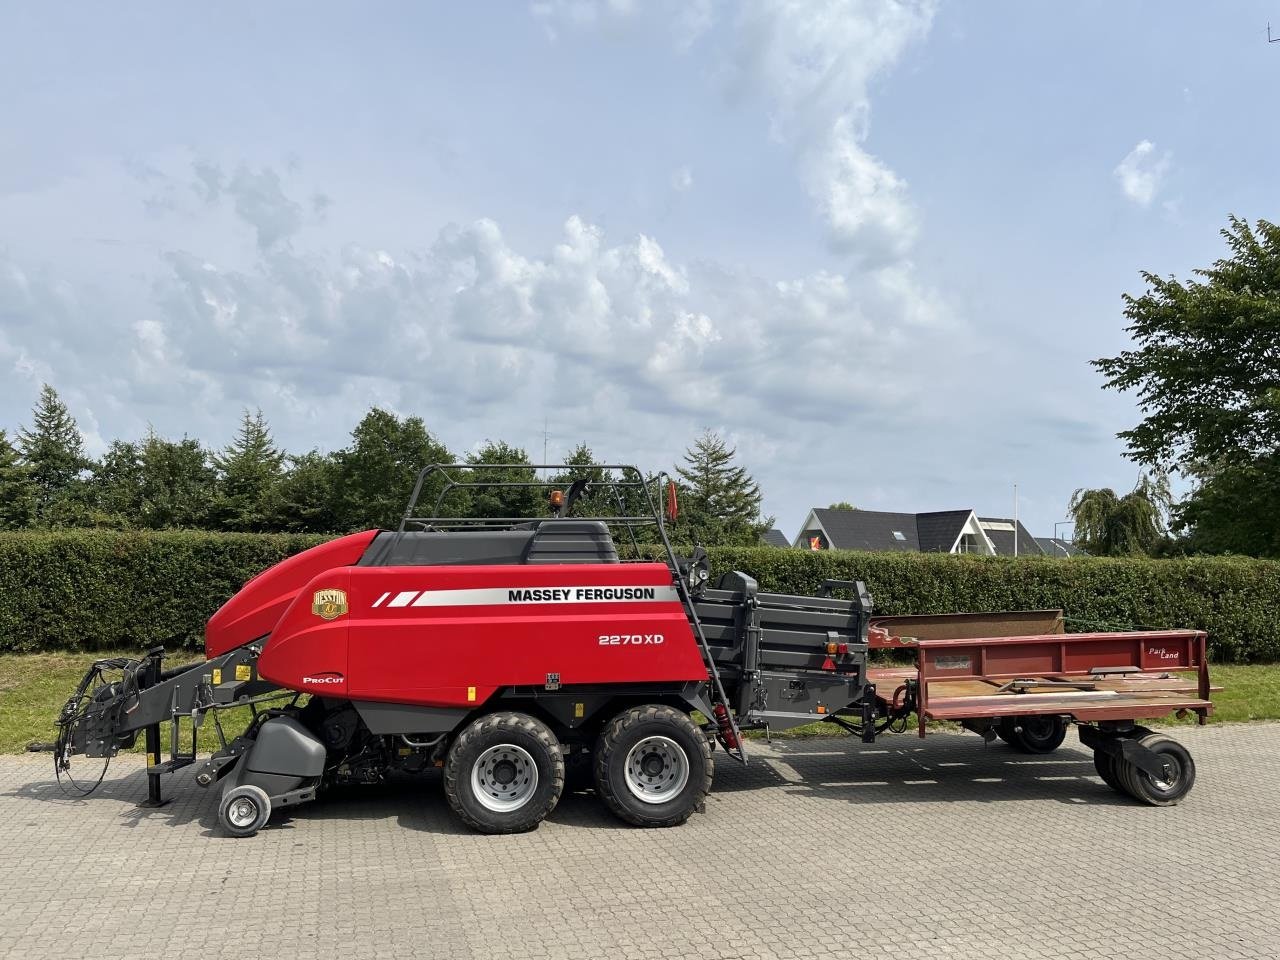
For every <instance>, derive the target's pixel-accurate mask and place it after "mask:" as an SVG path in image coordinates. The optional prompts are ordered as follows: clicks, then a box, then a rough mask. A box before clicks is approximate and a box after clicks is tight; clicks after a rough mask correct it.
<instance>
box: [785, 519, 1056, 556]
mask: <svg viewBox="0 0 1280 960" xmlns="http://www.w3.org/2000/svg"><path fill="white" fill-rule="evenodd" d="M1015 537H1016V540H1017V552H1018V555H1019V556H1040V555H1041V553H1042V551H1041V549H1040V545H1039V544H1038V543H1036V540H1035V537H1033V536H1031V534H1030V533H1028V532H1027V528H1026V527H1024V526H1023V525H1022V524H1021V523H1017V524H1015V523H1014V522H1013V521H1012V520H1006V519H1003V518H1000V517H979V516H978V515H977V514H976V513H975V512H974V511H973V510H939V511H934V512H931V513H890V512H887V511H883V510H844V509H831V508H827V509H824V508H822V507H814V508H813V509H812V510H810V511H809V515H808V516H807V517H805V521H804V524H803V525H802V526H801V528H800V533H799V535H798V536H797V537H796V540H795V546H797V547H800V548H802V549H806V550H870V551H893V552H899V553H906V552H921V553H974V554H981V555H985V556H1013V555H1014V541H1015Z"/></svg>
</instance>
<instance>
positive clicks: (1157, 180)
mask: <svg viewBox="0 0 1280 960" xmlns="http://www.w3.org/2000/svg"><path fill="white" fill-rule="evenodd" d="M1172 160H1173V155H1172V154H1171V153H1170V152H1169V151H1168V150H1166V151H1164V152H1163V153H1157V151H1156V145H1155V144H1154V143H1152V142H1151V141H1150V140H1141V141H1139V142H1138V145H1137V146H1135V147H1134V148H1133V149H1132V150H1130V151H1129V152H1128V153H1127V154H1126V155H1125V158H1124V159H1123V160H1121V161H1120V164H1119V166H1117V167H1116V168H1115V170H1113V171H1112V173H1113V175H1114V176H1115V178H1116V180H1117V181H1119V183H1120V189H1121V190H1122V191H1123V192H1124V195H1125V196H1126V197H1128V198H1129V199H1130V200H1132V201H1133V202H1134V203H1136V204H1137V205H1138V206H1140V207H1149V206H1151V201H1153V200H1154V199H1155V198H1156V194H1158V193H1159V192H1160V188H1161V187H1162V186H1163V185H1164V180H1165V176H1166V175H1167V174H1168V172H1169V165H1170V163H1171V162H1172Z"/></svg>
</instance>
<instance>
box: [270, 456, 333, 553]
mask: <svg viewBox="0 0 1280 960" xmlns="http://www.w3.org/2000/svg"><path fill="white" fill-rule="evenodd" d="M338 490H339V487H338V465H337V463H336V461H335V460H334V458H333V457H331V456H328V455H326V454H323V453H320V451H318V450H313V451H311V452H310V453H304V454H302V455H301V456H291V457H290V458H289V470H288V472H286V473H285V475H284V478H283V479H282V480H281V481H280V498H279V502H278V503H277V516H276V521H275V527H276V529H278V530H285V531H289V532H298V533H329V532H332V531H334V530H338V529H339V528H340V523H339V520H338Z"/></svg>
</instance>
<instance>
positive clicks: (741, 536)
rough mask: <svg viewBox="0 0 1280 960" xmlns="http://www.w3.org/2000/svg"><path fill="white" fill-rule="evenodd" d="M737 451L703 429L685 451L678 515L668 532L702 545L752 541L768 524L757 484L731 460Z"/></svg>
mask: <svg viewBox="0 0 1280 960" xmlns="http://www.w3.org/2000/svg"><path fill="white" fill-rule="evenodd" d="M736 456H737V452H736V451H735V450H734V449H733V448H732V447H730V446H729V445H728V444H727V443H726V442H725V441H724V440H723V439H722V438H721V437H719V436H717V435H716V434H715V433H713V432H711V431H707V432H705V433H704V434H702V436H700V437H698V439H697V440H695V441H694V443H693V446H692V447H690V448H689V449H688V450H686V451H685V455H684V466H677V467H676V474H677V475H678V476H679V478H680V486H681V496H680V516H679V518H678V520H677V521H676V525H675V530H674V533H675V534H676V537H677V538H678V539H681V540H685V541H686V542H696V543H701V544H704V545H706V546H730V545H740V546H753V545H755V544H756V543H758V542H759V540H760V535H761V534H762V533H763V532H764V531H765V530H767V529H769V527H771V526H773V518H772V517H767V518H766V517H761V515H760V504H761V499H762V498H761V495H760V488H759V487H758V486H757V485H756V482H755V481H754V480H752V479H751V476H750V474H748V473H747V471H746V468H745V467H742V466H739V465H737V464H736V463H735V462H734V461H735V457H736Z"/></svg>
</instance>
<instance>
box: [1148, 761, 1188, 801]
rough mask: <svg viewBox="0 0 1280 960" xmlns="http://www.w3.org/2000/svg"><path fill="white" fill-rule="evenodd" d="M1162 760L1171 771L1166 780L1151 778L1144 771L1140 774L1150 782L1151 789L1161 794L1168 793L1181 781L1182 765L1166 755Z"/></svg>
mask: <svg viewBox="0 0 1280 960" xmlns="http://www.w3.org/2000/svg"><path fill="white" fill-rule="evenodd" d="M1162 759H1164V760H1167V761H1168V762H1169V767H1170V769H1171V771H1172V773H1171V774H1170V777H1169V779H1168V780H1161V779H1160V778H1159V777H1153V776H1152V775H1151V774H1149V773H1147V772H1146V771H1145V770H1143V771H1141V772H1142V774H1143V775H1144V776H1145V777H1146V778H1147V779H1148V780H1149V781H1151V785H1152V786H1153V787H1155V788H1156V789H1157V790H1159V791H1160V792H1161V793H1169V792H1170V791H1172V790H1173V788H1174V787H1176V786H1177V785H1178V781H1179V780H1181V779H1182V764H1181V763H1179V762H1178V758H1177V757H1174V756H1170V755H1168V754H1165V755H1164V757H1163V758H1162Z"/></svg>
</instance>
